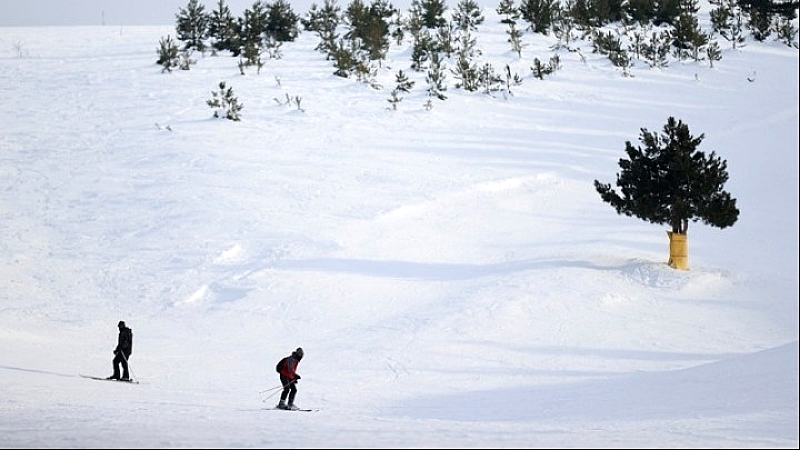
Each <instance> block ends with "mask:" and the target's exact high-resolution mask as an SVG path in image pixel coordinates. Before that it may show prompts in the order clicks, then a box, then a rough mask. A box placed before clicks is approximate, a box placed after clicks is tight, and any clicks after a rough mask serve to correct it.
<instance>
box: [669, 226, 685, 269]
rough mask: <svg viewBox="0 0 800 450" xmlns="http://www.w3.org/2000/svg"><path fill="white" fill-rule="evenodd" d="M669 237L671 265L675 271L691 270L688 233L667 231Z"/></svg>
mask: <svg viewBox="0 0 800 450" xmlns="http://www.w3.org/2000/svg"><path fill="white" fill-rule="evenodd" d="M667 236H669V261H667V264H669V266H670V267H672V268H673V269H678V270H689V241H688V238H687V235H686V233H675V232H672V231H667Z"/></svg>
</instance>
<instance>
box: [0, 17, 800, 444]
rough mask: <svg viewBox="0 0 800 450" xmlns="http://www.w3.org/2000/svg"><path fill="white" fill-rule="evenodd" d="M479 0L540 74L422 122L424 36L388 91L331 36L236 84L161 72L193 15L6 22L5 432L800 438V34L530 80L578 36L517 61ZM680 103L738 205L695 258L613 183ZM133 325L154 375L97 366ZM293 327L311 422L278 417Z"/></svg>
mask: <svg viewBox="0 0 800 450" xmlns="http://www.w3.org/2000/svg"><path fill="white" fill-rule="evenodd" d="M485 15H486V16H487V21H486V22H485V23H484V25H482V26H481V28H480V31H479V32H478V34H477V37H478V46H479V48H481V50H482V51H483V55H482V58H483V60H485V61H491V62H492V63H493V64H494V65H495V67H497V68H498V69H502V68H503V67H504V66H505V64H509V66H510V68H511V70H513V71H516V72H518V73H520V75H522V76H523V77H524V82H523V84H522V85H521V86H517V87H514V88H513V95H512V96H508V95H502V94H501V93H497V94H495V95H494V96H488V95H485V94H481V93H469V92H464V91H462V90H459V89H455V88H454V81H455V80H454V78H453V77H452V75H449V76H448V79H449V85H450V87H449V89H448V90H447V91H446V95H447V96H448V99H447V100H446V101H439V100H434V102H433V108H432V109H431V110H430V111H426V109H425V108H424V107H423V103H424V102H425V101H426V99H427V94H426V92H425V83H424V79H423V77H424V75H423V74H421V73H417V72H413V71H411V70H410V69H409V65H410V49H411V44H410V42H405V43H404V44H403V45H401V46H397V45H393V46H392V48H391V50H390V53H389V55H388V58H387V60H386V61H385V62H384V64H383V66H382V67H381V68H380V69H379V71H378V77H377V81H378V83H379V84H380V85H382V89H375V88H372V87H370V86H368V85H366V84H363V83H359V82H357V81H355V80H351V79H344V78H340V77H337V76H335V75H333V73H332V72H333V70H334V69H333V67H332V64H331V62H330V61H326V60H325V57H324V55H322V54H321V53H319V52H317V51H315V50H314V47H315V46H316V43H317V38H316V36H315V35H314V34H312V33H310V32H305V33H303V34H301V35H300V37H299V39H298V40H297V41H296V42H293V43H287V44H285V45H284V46H283V49H282V50H283V58H282V59H280V60H268V61H266V65H265V67H264V68H263V69H262V71H261V73H260V74H257V73H256V72H255V70H249V71H248V73H247V75H245V76H242V75H241V74H239V69H238V67H237V64H236V63H237V59H236V58H232V57H230V56H229V55H220V56H216V57H215V56H211V55H205V56H203V55H199V54H195V55H194V58H195V59H196V60H197V63H196V64H195V65H193V66H192V68H191V70H189V71H176V72H173V73H161V70H160V66H158V65H156V64H155V59H156V51H155V50H156V48H157V46H158V41H159V39H160V38H161V37H162V36H166V35H168V34H174V29H173V28H172V27H59V28H46V27H42V28H0V236H2V237H1V238H0V447H4V448H29V447H96V448H118V447H141V448H162V447H276V448H294V447H319V448H337V447H359V448H384V447H453V448H465V447H466V448H478V447H529V448H531V447H533V448H552V447H559V448H565V447H566V448H594V447H616V448H641V447H647V448H653V447H683V448H721V447H726V448H763V447H769V448H792V447H793V448H797V446H798V300H797V299H798V203H800V202H799V201H798V128H799V126H798V125H799V124H798V84H800V83H798V51H797V50H796V49H793V48H790V47H787V46H786V45H784V44H782V43H780V42H775V41H767V42H763V43H758V42H754V41H752V40H750V41H748V43H747V45H746V46H745V47H743V48H738V49H731V48H730V44H727V43H726V42H725V41H722V42H721V45H722V47H723V49H724V51H723V59H722V60H721V61H718V62H716V63H715V64H714V67H713V68H711V67H709V65H708V63H707V62H705V61H704V62H700V63H697V62H674V61H673V63H672V64H670V66H669V67H667V68H664V69H660V70H659V69H651V68H649V67H648V66H647V65H646V64H644V63H643V62H637V63H636V65H635V66H634V68H633V69H632V74H633V75H634V76H633V77H623V76H622V74H621V72H620V70H619V69H617V68H614V67H613V66H612V65H611V63H610V62H609V61H608V59H607V58H605V57H603V56H600V55H597V54H593V53H591V51H590V48H589V47H584V51H583V56H584V57H585V61H583V60H581V58H580V56H579V55H578V54H576V53H568V52H563V53H562V54H561V61H562V68H561V70H559V71H557V72H556V73H555V74H554V75H552V76H551V77H548V78H546V79H545V80H538V79H534V78H533V77H532V76H531V72H530V69H529V67H530V66H531V64H532V61H533V59H534V58H539V59H541V60H545V61H546V60H547V59H549V57H550V56H551V55H552V54H553V52H552V51H551V50H550V48H549V46H550V45H552V44H553V43H554V40H553V39H554V38H553V37H552V36H549V37H548V36H542V35H532V34H526V37H525V39H526V43H527V44H528V46H527V47H526V48H525V49H524V51H523V55H522V58H518V57H517V56H516V54H514V53H512V52H511V51H510V44H508V43H507V42H506V41H505V39H506V35H505V26H504V25H502V24H500V23H499V19H498V17H497V16H496V14H494V13H493V12H492V10H491V9H488V10H486V11H485ZM583 45H584V46H586V45H587V44H583ZM398 69H404V71H405V72H406V73H408V74H410V75H411V77H412V79H414V80H415V81H416V82H417V84H416V86H415V87H414V90H413V91H412V92H411V93H409V94H406V95H405V98H404V99H403V101H402V102H401V103H400V105H399V107H398V110H397V111H392V110H390V109H388V107H389V106H390V105H389V103H388V102H387V99H388V98H389V91H390V90H391V88H392V87H393V86H394V74H395V73H396V72H397V70H398ZM220 81H225V82H226V83H227V84H228V85H229V86H231V87H233V89H234V91H235V93H236V95H237V96H238V97H239V100H240V101H242V103H244V110H243V111H242V120H241V122H233V121H229V120H221V119H214V118H213V117H212V110H211V109H210V108H209V107H208V106H207V105H206V100H209V99H210V98H211V91H213V90H216V89H217V85H218V84H219V82H220ZM287 95H288V96H289V98H295V97H300V98H301V99H302V101H301V106H302V108H303V111H300V110H298V109H297V108H296V106H295V105H293V104H292V105H285V104H279V103H284V102H285V100H286V98H287ZM670 116H673V117H676V118H677V119H680V120H683V121H684V122H685V123H687V124H688V125H689V127H690V130H691V131H692V133H693V134H694V135H695V136H697V135H700V134H704V135H705V140H704V141H703V143H702V144H701V146H700V150H701V151H704V152H705V153H707V154H708V153H710V152H712V151H714V152H716V154H717V155H718V156H720V157H721V158H723V159H725V160H726V161H727V163H728V172H729V174H730V180H729V181H728V183H727V184H726V185H725V189H726V190H727V191H729V192H730V193H731V195H732V196H733V197H734V198H736V199H737V206H738V207H739V208H740V210H741V215H740V218H739V221H738V222H737V223H736V224H735V225H734V226H733V227H730V228H727V229H724V230H720V229H717V228H712V227H709V226H706V225H704V224H702V223H700V222H692V223H691V225H690V227H689V248H690V253H689V258H690V260H689V262H690V266H691V269H690V270H689V271H677V270H673V269H672V268H670V267H668V266H667V264H666V260H667V258H668V253H669V248H668V247H669V246H668V239H667V234H666V233H665V231H667V230H666V228H665V227H664V226H660V225H653V224H649V223H646V222H643V221H641V220H638V219H636V218H631V217H625V216H620V215H617V214H616V212H615V211H614V210H613V208H612V207H611V206H610V205H608V204H606V203H603V202H602V200H601V199H600V197H599V195H598V194H597V192H596V191H595V189H594V186H593V181H594V180H595V179H597V180H600V181H602V182H610V183H612V184H613V182H614V181H615V179H616V174H617V173H618V171H619V166H618V164H617V163H618V160H619V159H620V158H623V157H625V153H624V148H625V141H631V142H632V143H634V144H639V140H638V139H639V135H640V129H641V128H646V129H648V130H650V131H659V132H660V131H661V129H662V128H663V126H664V124H665V123H666V120H667V118H668V117H670ZM119 320H125V321H126V322H127V324H128V325H129V326H130V327H131V328H132V329H133V334H134V352H133V355H132V357H131V367H132V370H133V376H134V377H135V378H136V379H138V380H139V381H140V384H138V385H127V384H121V383H112V382H103V381H94V380H89V379H85V378H81V377H80V376H79V374H81V373H82V374H90V375H97V376H107V375H109V374H110V373H111V359H112V357H113V355H112V352H111V351H112V350H113V348H114V347H115V346H116V338H117V329H116V324H117V322H118V321H119ZM296 347H303V348H304V350H305V354H306V356H305V358H304V359H303V361H302V362H301V364H300V366H299V371H298V372H299V373H300V374H301V375H302V376H303V379H302V380H301V381H300V383H299V385H298V387H299V393H298V397H297V403H298V404H299V405H300V406H301V407H305V408H312V409H315V410H317V411H314V412H311V413H284V412H280V411H272V410H270V408H272V407H273V406H274V404H275V403H276V400H277V397H271V398H267V397H268V396H269V395H270V394H272V393H273V392H275V391H270V392H262V391H265V390H267V389H270V388H273V387H275V386H277V385H278V384H279V381H278V378H277V374H276V373H275V371H274V366H275V363H276V362H277V361H278V360H279V359H280V358H282V357H284V356H287V355H288V354H289V353H290V352H291V351H292V350H293V349H295V348H296ZM262 399H266V400H265V401H262Z"/></svg>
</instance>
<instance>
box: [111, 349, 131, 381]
mask: <svg viewBox="0 0 800 450" xmlns="http://www.w3.org/2000/svg"><path fill="white" fill-rule="evenodd" d="M130 356H131V355H126V354H125V353H123V352H118V353H117V354H116V356H114V362H113V365H114V378H119V366H120V364H122V378H130V374H129V373H128V358H130Z"/></svg>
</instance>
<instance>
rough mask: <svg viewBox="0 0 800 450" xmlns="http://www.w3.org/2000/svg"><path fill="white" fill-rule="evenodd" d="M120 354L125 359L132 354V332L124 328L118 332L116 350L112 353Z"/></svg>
mask: <svg viewBox="0 0 800 450" xmlns="http://www.w3.org/2000/svg"><path fill="white" fill-rule="evenodd" d="M120 351H121V352H122V353H123V354H124V355H125V357H126V358H127V357H129V356H130V355H131V353H133V331H131V329H130V328H128V327H125V328H123V329H121V330H119V338H118V339H117V348H116V349H114V353H117V352H120Z"/></svg>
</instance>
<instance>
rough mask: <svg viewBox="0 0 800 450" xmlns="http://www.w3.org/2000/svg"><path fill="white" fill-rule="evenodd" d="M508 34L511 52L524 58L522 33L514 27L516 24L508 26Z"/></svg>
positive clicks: (512, 23)
mask: <svg viewBox="0 0 800 450" xmlns="http://www.w3.org/2000/svg"><path fill="white" fill-rule="evenodd" d="M506 34H507V35H508V42H510V43H511V50H513V51H514V53H516V54H517V56H519V57H520V58H522V48H523V47H524V44H523V43H522V32H521V31H519V30H518V29H517V27H516V25H514V22H511V23H509V24H508V30H506Z"/></svg>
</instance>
